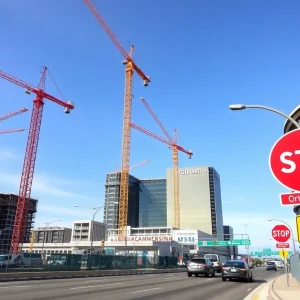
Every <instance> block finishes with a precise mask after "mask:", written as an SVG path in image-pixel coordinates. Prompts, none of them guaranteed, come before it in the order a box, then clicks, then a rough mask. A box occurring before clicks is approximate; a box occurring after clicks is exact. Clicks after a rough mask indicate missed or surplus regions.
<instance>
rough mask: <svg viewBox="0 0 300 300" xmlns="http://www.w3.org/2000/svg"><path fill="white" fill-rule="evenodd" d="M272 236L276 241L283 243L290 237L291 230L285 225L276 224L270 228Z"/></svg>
mask: <svg viewBox="0 0 300 300" xmlns="http://www.w3.org/2000/svg"><path fill="white" fill-rule="evenodd" d="M272 237H273V239H274V240H275V241H276V242H278V243H285V242H287V241H288V240H289V239H290V238H291V231H290V229H289V228H288V227H286V226H285V225H276V226H275V227H274V228H273V229H272Z"/></svg>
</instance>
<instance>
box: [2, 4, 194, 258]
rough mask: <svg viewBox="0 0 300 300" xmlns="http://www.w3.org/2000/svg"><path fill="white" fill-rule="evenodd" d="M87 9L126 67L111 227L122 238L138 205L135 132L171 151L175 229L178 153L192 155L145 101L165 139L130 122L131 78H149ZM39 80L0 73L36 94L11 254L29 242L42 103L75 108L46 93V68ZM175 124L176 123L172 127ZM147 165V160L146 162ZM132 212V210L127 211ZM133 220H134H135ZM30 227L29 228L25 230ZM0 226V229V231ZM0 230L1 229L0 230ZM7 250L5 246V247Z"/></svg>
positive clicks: (67, 110) (90, 6)
mask: <svg viewBox="0 0 300 300" xmlns="http://www.w3.org/2000/svg"><path fill="white" fill-rule="evenodd" d="M83 2H84V4H85V5H86V7H87V8H88V9H89V10H90V12H91V14H92V16H93V17H94V18H95V19H96V21H97V23H98V25H99V26H100V27H101V28H102V30H104V31H105V32H106V34H107V36H108V37H109V39H110V40H111V42H112V43H113V44H114V45H115V47H116V49H117V50H118V51H119V52H120V54H121V55H122V56H123V59H124V60H123V64H124V66H125V94H124V111H123V133H122V155H121V168H120V170H118V171H119V172H117V173H116V174H117V177H116V180H117V181H119V190H118V191H116V192H117V193H118V194H119V199H118V203H117V208H116V210H115V218H114V220H113V224H114V226H113V228H116V227H117V228H118V229H119V231H118V232H119V236H120V237H122V236H124V235H125V231H126V228H127V225H128V220H132V219H133V216H129V215H128V211H129V206H130V207H132V206H138V204H137V203H134V197H130V201H129V193H132V192H130V191H131V189H130V186H131V183H130V180H131V179H130V178H131V177H130V176H129V171H130V169H131V168H130V150H131V130H132V129H135V130H138V131H140V132H141V133H143V134H146V135H148V136H149V137H152V138H154V139H156V140H158V141H160V142H161V143H163V144H165V146H167V147H168V148H170V149H171V154H170V156H171V157H172V161H173V183H172V185H173V201H174V214H173V223H174V224H173V226H174V227H176V228H180V200H179V172H178V164H179V162H178V161H179V159H178V153H179V152H183V153H184V154H186V155H187V157H188V158H191V157H192V155H193V153H192V152H191V151H190V150H186V149H184V148H183V147H182V146H180V145H179V144H178V142H177V131H176V130H175V131H174V136H171V135H170V134H169V133H168V132H167V130H166V129H165V127H164V126H163V125H162V122H161V121H160V120H159V119H158V117H157V116H156V114H155V113H154V112H153V110H152V109H151V107H150V105H149V104H148V103H147V102H146V100H145V99H144V98H141V101H142V103H143V104H144V106H145V107H146V109H147V110H148V112H149V113H150V115H151V116H152V118H153V120H154V121H155V122H156V124H157V125H158V126H159V127H160V129H161V131H162V133H163V134H164V137H160V136H158V135H156V134H154V133H152V132H150V131H149V130H147V129H145V128H143V127H142V126H139V125H137V124H135V123H133V122H132V98H133V75H134V73H136V74H137V75H138V76H139V77H140V78H141V79H142V84H143V85H144V86H145V87H147V86H148V85H149V84H150V82H151V80H150V76H148V75H145V73H144V72H143V71H142V69H141V68H139V67H138V66H137V64H136V63H135V61H134V59H133V52H134V46H133V45H131V46H130V51H129V52H127V51H126V50H125V48H124V47H123V46H122V45H121V43H120V42H119V41H118V39H117V37H116V35H115V34H114V33H113V31H112V30H111V29H110V27H109V26H108V24H107V23H106V22H105V20H104V18H103V17H102V16H101V15H100V13H99V12H98V10H97V8H96V7H95V6H94V4H93V3H92V1H90V0H84V1H83ZM41 74H42V75H41V79H40V82H39V84H38V85H37V87H35V86H34V85H31V84H29V83H27V82H25V81H23V80H21V79H19V78H17V77H15V76H13V75H10V74H7V73H6V72H4V71H2V70H1V71H0V78H2V79H3V80H7V81H9V82H11V83H13V84H15V85H17V86H19V87H22V88H23V89H25V93H26V94H29V95H30V94H35V98H34V100H33V108H32V113H31V121H30V127H29V132H28V139H27V145H26V149H25V158H24V163H23V170H22V174H20V178H21V179H20V189H19V195H18V200H17V204H16V210H15V217H14V224H13V229H12V239H11V247H10V251H11V253H18V252H19V251H20V244H21V243H23V242H24V241H27V240H28V231H27V230H29V229H30V226H31V225H32V222H29V223H27V218H28V215H29V213H32V210H31V209H30V201H31V200H29V199H30V196H31V188H32V182H33V181H34V169H35V163H36V155H37V151H38V142H39V135H40V128H41V123H42V115H43V106H44V100H49V101H52V102H54V103H56V104H58V105H60V106H62V107H64V108H65V113H67V114H69V113H70V112H71V110H72V109H74V105H73V103H72V102H71V101H63V100H60V99H59V98H56V97H55V96H53V95H50V94H48V93H47V92H46V91H45V81H46V75H47V74H48V75H50V77H51V79H52V80H53V82H54V83H55V81H54V79H53V77H52V75H51V74H50V72H49V70H48V68H47V67H43V69H42V73H41ZM57 90H58V92H59V93H60V94H61V97H62V99H63V96H62V93H61V92H60V89H59V88H58V87H57ZM25 111H27V109H23V110H19V111H17V112H13V113H11V114H8V115H6V116H4V117H3V118H2V119H1V120H4V119H5V118H8V117H12V116H15V115H17V114H19V113H23V112H25ZM174 125H175V124H174ZM23 130H24V129H10V130H4V131H1V132H0V133H13V132H19V131H23ZM147 162H148V161H147ZM109 181H110V179H109V180H108V182H107V183H106V185H107V187H108V186H109V184H110V183H109ZM130 211H132V210H130ZM135 219H136V218H135ZM130 225H132V226H135V225H137V224H134V222H132V221H130ZM3 226H5V224H1V227H3ZM28 226H29V227H28ZM1 227H0V228H1ZM1 229H2V230H3V229H4V228H1ZM5 247H6V249H7V245H6V246H5Z"/></svg>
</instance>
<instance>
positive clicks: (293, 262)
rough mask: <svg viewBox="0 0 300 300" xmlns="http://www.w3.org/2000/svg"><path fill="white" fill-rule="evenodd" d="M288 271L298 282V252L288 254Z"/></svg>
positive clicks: (299, 276)
mask: <svg viewBox="0 0 300 300" xmlns="http://www.w3.org/2000/svg"><path fill="white" fill-rule="evenodd" d="M289 260H290V272H291V275H292V276H293V277H294V278H295V279H296V280H297V282H298V283H299V282H300V254H299V252H296V253H295V254H293V255H291V256H290V259H289Z"/></svg>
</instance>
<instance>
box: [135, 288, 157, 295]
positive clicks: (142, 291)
mask: <svg viewBox="0 0 300 300" xmlns="http://www.w3.org/2000/svg"><path fill="white" fill-rule="evenodd" d="M159 289H161V288H160V287H158V288H152V289H148V290H141V291H135V292H131V293H132V294H136V293H144V292H148V291H153V290H159Z"/></svg>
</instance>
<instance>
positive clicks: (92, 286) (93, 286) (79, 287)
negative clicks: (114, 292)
mask: <svg viewBox="0 0 300 300" xmlns="http://www.w3.org/2000/svg"><path fill="white" fill-rule="evenodd" d="M118 284H124V283H121V282H118V283H107V284H99V285H89V286H78V287H74V288H70V290H78V289H90V288H96V287H101V286H108V285H118Z"/></svg>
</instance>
